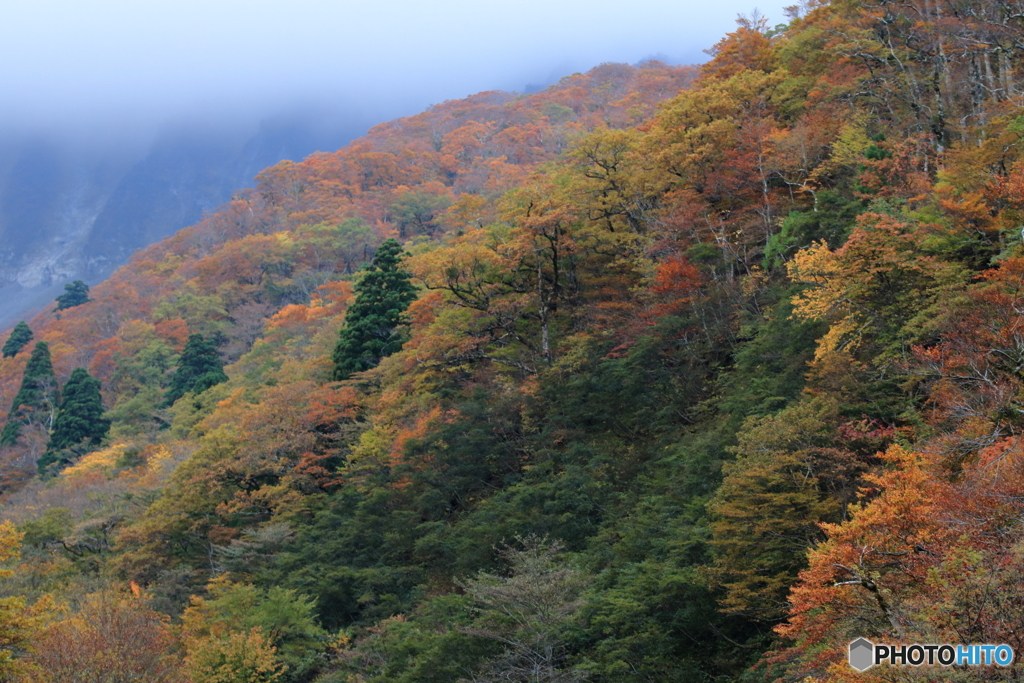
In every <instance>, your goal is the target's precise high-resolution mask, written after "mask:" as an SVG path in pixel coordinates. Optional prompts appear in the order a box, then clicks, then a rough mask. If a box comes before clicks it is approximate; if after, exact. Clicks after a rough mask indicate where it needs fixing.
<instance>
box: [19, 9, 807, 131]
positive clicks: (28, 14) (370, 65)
mask: <svg viewBox="0 0 1024 683" xmlns="http://www.w3.org/2000/svg"><path fill="white" fill-rule="evenodd" d="M792 1H793V0H790V2H788V3H787V2H778V1H776V2H772V3H765V2H758V3H757V4H754V3H753V2H751V1H750V0H718V1H717V2H714V1H713V2H708V1H707V0H703V1H697V0H646V1H645V0H639V1H634V2H627V1H626V0H516V1H515V2H503V3H493V2H492V3H486V2H481V1H471V0H433V1H431V2H424V1H420V2H415V1H412V0H366V1H364V2H358V3H357V2H351V1H349V0H335V1H328V0H287V1H284V0H0V10H2V14H0V128H6V127H9V126H10V125H12V124H13V125H18V124H22V125H26V124H27V125H33V126H51V125H61V126H67V125H76V126H77V127H84V128H85V129H89V128H92V127H95V126H100V127H103V126H106V127H110V126H115V127H116V126H128V127H130V126H131V125H140V126H145V125H149V124H151V123H159V122H162V121H166V120H169V119H174V118H177V117H182V116H190V117H195V118H198V119H206V118H208V117H213V116H224V117H228V118H232V117H234V116H237V115H242V114H249V115H257V116H262V115H266V114H268V113H273V112H274V111H275V110H278V109H286V108H293V107H295V106H304V105H305V104H307V103H310V104H313V103H319V104H327V105H331V106H338V107H341V108H355V109H361V110H362V111H364V112H366V113H372V114H374V115H376V114H377V112H379V113H380V116H382V117H387V118H391V117H393V116H397V115H402V114H412V113H415V112H417V111H419V110H421V109H423V108H424V107H426V106H428V105H430V104H433V103H437V102H441V101H444V100H447V99H454V98H460V97H464V96H466V95H469V94H471V93H474V92H478V91H481V90H492V89H504V90H522V89H523V88H525V87H526V86H527V85H530V84H536V85H546V84H548V83H550V82H553V81H555V80H557V79H558V78H559V77H561V76H564V75H568V74H570V73H572V72H574V71H584V70H587V69H589V68H591V67H593V66H596V65H597V64H600V63H602V62H625V63H636V62H639V61H642V60H644V59H648V58H652V57H653V58H660V59H663V60H665V61H668V62H670V63H695V62H700V61H703V60H705V59H706V58H707V56H706V55H704V54H703V53H702V50H703V49H705V48H708V47H710V46H711V45H712V44H714V43H715V42H716V41H717V40H718V39H719V38H720V37H721V36H722V35H723V34H724V33H725V32H727V31H731V30H733V29H734V28H735V23H734V22H735V18H736V16H737V14H741V13H742V14H747V15H749V14H750V13H751V12H752V11H754V10H755V8H756V9H760V11H761V13H762V14H764V15H766V16H767V17H768V19H769V23H770V25H774V24H777V23H782V22H784V21H785V17H784V16H783V12H782V9H781V8H782V6H783V5H785V4H790V3H791V2H792Z"/></svg>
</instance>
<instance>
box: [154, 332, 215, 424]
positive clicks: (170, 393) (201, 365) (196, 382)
mask: <svg viewBox="0 0 1024 683" xmlns="http://www.w3.org/2000/svg"><path fill="white" fill-rule="evenodd" d="M226 381H228V376H227V375H225V374H224V363H222V362H221V360H220V356H218V355H217V347H216V346H214V344H213V342H211V341H207V340H206V339H204V338H203V335H201V334H193V335H190V336H189V338H188V341H186V342H185V350H184V351H182V352H181V356H179V357H178V368H177V370H175V371H174V376H173V377H172V378H171V386H170V387H169V388H168V389H167V394H166V395H165V398H164V406H165V407H169V406H171V405H173V404H174V402H175V401H177V400H178V399H179V398H181V397H182V396H184V395H185V394H186V393H187V392H189V391H194V392H196V393H197V394H198V393H200V392H202V391H206V390H207V389H209V388H210V387H212V386H214V385H216V384H220V383H221V382H226Z"/></svg>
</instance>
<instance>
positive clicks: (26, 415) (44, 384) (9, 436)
mask: <svg viewBox="0 0 1024 683" xmlns="http://www.w3.org/2000/svg"><path fill="white" fill-rule="evenodd" d="M55 389H56V386H55V382H54V379H53V363H52V362H51V361H50V347H49V345H48V344H47V343H46V342H42V341H41V342H36V345H35V347H34V348H33V349H32V355H31V356H29V359H28V364H27V365H26V366H25V374H24V375H23V376H22V378H21V388H20V389H18V393H17V395H15V397H14V401H13V402H12V403H11V410H10V412H9V413H8V414H7V424H6V425H4V431H3V433H2V434H0V446H13V445H14V444H15V443H16V442H17V440H18V435H19V434H20V433H21V428H22V426H23V425H25V424H28V422H29V420H30V419H31V416H32V413H34V412H37V411H42V410H49V411H50V415H52V410H53V407H54V404H55V403H56V400H57V396H56V394H57V392H56V390H55ZM46 419H47V421H49V419H50V417H49V416H48V417H47V418H46Z"/></svg>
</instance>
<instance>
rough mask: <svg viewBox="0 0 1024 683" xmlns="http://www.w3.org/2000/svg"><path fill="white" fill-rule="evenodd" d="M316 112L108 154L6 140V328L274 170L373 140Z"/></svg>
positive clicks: (1, 220)
mask: <svg viewBox="0 0 1024 683" xmlns="http://www.w3.org/2000/svg"><path fill="white" fill-rule="evenodd" d="M368 125H369V122H367V121H366V120H363V119H361V118H359V117H357V116H354V115H353V116H349V117H345V116H339V115H337V114H332V115H327V114H325V113H323V112H318V111H317V110H316V109H311V110H307V111H305V112H301V113H290V114H287V115H280V116H276V117H273V118H267V119H265V120H263V121H261V122H260V123H259V124H256V125H253V126H242V125H234V126H233V125H229V124H225V123H204V124H199V123H194V122H193V123H187V124H179V125H175V126H166V127H164V128H163V129H162V130H161V131H159V132H158V133H156V134H155V135H154V136H152V138H151V139H150V140H148V141H145V142H141V141H139V140H138V139H126V140H124V141H123V142H121V143H120V144H109V143H108V144H104V145H103V146H102V147H99V148H97V146H93V145H88V144H84V143H83V142H82V140H81V139H80V138H69V137H67V136H59V135H46V134H42V133H36V134H33V135H14V134H8V135H7V136H6V137H0V327H4V328H6V327H9V326H10V325H12V324H13V323H15V322H17V320H18V319H20V317H22V316H24V315H25V314H26V313H27V312H28V311H29V310H31V309H34V308H37V307H40V306H45V305H48V304H49V302H52V300H53V298H54V297H55V296H56V295H57V294H59V293H60V292H61V291H62V290H63V285H64V284H65V283H67V282H70V281H72V280H75V279H81V280H84V281H86V282H87V283H89V284H94V283H96V282H99V281H101V280H102V279H104V278H105V277H106V276H108V275H109V274H110V273H111V272H112V271H113V270H114V269H115V268H117V267H118V266H119V265H121V264H123V263H125V262H126V261H127V260H128V258H129V257H130V256H131V254H132V253H134V252H135V251H136V250H138V249H139V248H141V247H145V246H147V245H149V244H152V243H153V242H155V241H157V240H159V239H162V238H163V237H166V236H168V235H171V234H173V233H174V232H176V231H177V230H179V229H181V228H183V227H185V226H187V225H191V224H193V223H195V222H197V221H198V220H199V219H200V218H201V217H202V216H203V214H204V213H205V212H209V211H212V210H214V209H216V208H217V207H218V206H220V205H221V204H223V203H224V202H225V201H227V200H228V199H230V198H231V195H232V193H234V192H236V191H237V190H239V189H240V188H244V187H248V186H251V185H252V183H253V178H254V177H255V175H256V174H257V173H258V172H259V171H260V170H261V169H263V168H265V167H267V166H270V165H272V164H275V163H277V162H278V161H280V160H282V159H302V158H303V157H305V156H308V155H309V154H311V153H313V152H315V151H320V150H333V149H337V148H338V147H341V146H342V145H344V144H345V143H347V142H348V141H349V140H351V139H353V138H355V137H356V136H358V135H360V134H362V133H363V132H365V130H366V128H367V127H368Z"/></svg>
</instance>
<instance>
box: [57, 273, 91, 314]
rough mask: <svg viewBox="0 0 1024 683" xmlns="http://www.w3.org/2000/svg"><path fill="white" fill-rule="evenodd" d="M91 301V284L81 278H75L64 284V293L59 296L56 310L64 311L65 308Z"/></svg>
mask: <svg viewBox="0 0 1024 683" xmlns="http://www.w3.org/2000/svg"><path fill="white" fill-rule="evenodd" d="M90 301H92V299H90V298H89V285H87V284H85V283H84V282H82V281H81V280H75V281H74V282H72V283H70V284H67V285H64V293H63V294H61V295H60V296H58V297H57V308H56V310H58V311H63V310H64V309H65V308H73V307H74V306H81V305H82V304H84V303H88V302H90Z"/></svg>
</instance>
